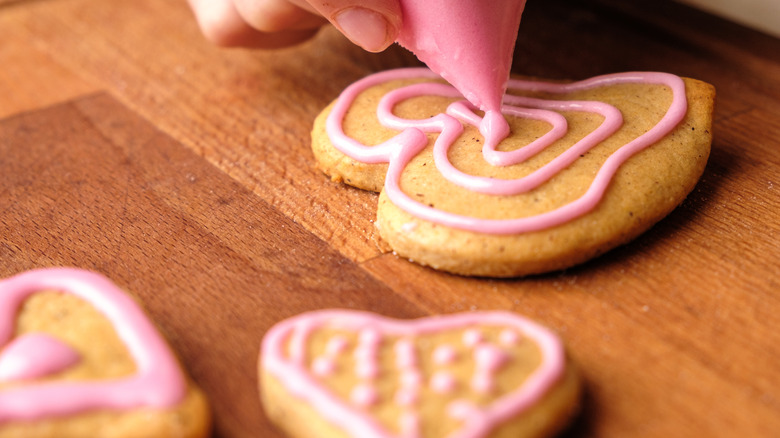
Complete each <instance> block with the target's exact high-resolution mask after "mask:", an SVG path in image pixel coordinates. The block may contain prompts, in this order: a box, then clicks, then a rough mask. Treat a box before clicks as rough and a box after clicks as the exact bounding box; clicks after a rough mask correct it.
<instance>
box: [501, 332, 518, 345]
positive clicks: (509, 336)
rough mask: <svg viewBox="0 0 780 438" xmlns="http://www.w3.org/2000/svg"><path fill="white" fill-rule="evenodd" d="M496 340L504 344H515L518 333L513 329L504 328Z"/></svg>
mask: <svg viewBox="0 0 780 438" xmlns="http://www.w3.org/2000/svg"><path fill="white" fill-rule="evenodd" d="M498 341H499V342H501V344H503V345H505V346H507V347H508V346H511V345H517V343H518V342H519V341H520V334H519V333H517V332H516V331H514V330H510V329H504V330H502V331H501V334H499V335H498Z"/></svg>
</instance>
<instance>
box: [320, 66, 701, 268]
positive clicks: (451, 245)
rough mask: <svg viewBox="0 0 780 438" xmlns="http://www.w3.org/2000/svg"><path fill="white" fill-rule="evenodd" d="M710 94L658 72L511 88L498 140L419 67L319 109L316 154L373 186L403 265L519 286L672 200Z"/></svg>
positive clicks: (357, 88)
mask: <svg viewBox="0 0 780 438" xmlns="http://www.w3.org/2000/svg"><path fill="white" fill-rule="evenodd" d="M714 94H715V93H714V89H713V87H712V86H710V85H708V84H705V83H703V82H699V81H696V80H692V79H684V78H679V77H677V76H674V75H671V74H665V73H645V72H634V73H621V74H613V75H606V76H599V77H595V78H591V79H587V80H584V81H580V82H572V83H551V82H540V81H531V80H523V79H512V80H510V82H509V84H508V93H507V95H506V96H505V99H504V106H503V115H504V117H505V118H506V119H507V121H508V122H509V127H510V129H509V132H508V133H506V132H505V133H499V134H501V135H496V132H494V131H493V132H491V123H490V120H488V121H487V123H485V122H484V121H483V119H482V116H483V113H482V112H480V111H477V110H476V109H475V108H474V107H473V106H472V105H471V104H469V103H468V102H467V101H465V100H464V99H463V98H462V97H461V96H460V95H459V93H458V92H457V91H456V90H455V89H454V88H452V87H451V86H449V85H447V84H446V83H444V82H443V81H441V80H440V79H439V78H438V77H437V76H435V75H433V74H432V73H431V72H430V71H428V70H427V69H402V70H394V71H387V72H382V73H377V74H375V75H372V76H369V77H367V78H365V79H363V80H360V81H358V82H356V83H355V84H353V85H352V86H350V87H349V88H347V89H346V90H345V91H344V92H343V93H342V95H341V96H340V97H339V98H338V99H337V100H336V101H335V102H334V103H333V104H331V105H330V106H329V107H328V108H326V109H325V111H323V113H322V114H321V115H320V116H319V117H318V118H317V120H316V122H315V126H314V130H313V133H312V139H313V151H314V155H315V158H316V160H317V162H318V165H319V167H320V168H321V169H322V170H323V171H324V172H325V173H326V174H327V175H329V176H330V177H331V178H332V179H334V180H336V181H344V182H345V183H347V184H350V185H353V186H355V187H359V188H363V189H366V190H374V191H380V190H381V195H380V197H379V207H378V213H377V220H376V225H377V227H378V229H379V232H380V235H381V237H382V238H383V239H384V240H385V241H386V242H387V243H388V244H389V246H390V247H391V248H392V249H393V250H394V251H395V252H396V253H398V254H399V255H401V256H403V257H407V258H409V259H412V260H414V261H415V262H418V263H421V264H423V265H428V266H431V267H433V268H436V269H441V270H445V271H450V272H454V273H458V274H465V275H478V276H496V277H510V276H522V275H528V274H535V273H542V272H548V271H553V270H558V269H563V268H566V267H569V266H572V265H575V264H578V263H581V262H584V261H586V260H588V259H591V258H593V257H595V256H597V255H599V254H601V253H603V252H605V251H607V250H609V249H611V248H614V247H615V246H618V245H620V244H623V243H626V242H628V241H629V240H631V239H633V238H635V237H636V236H638V235H639V234H640V233H642V232H643V231H645V230H647V229H648V228H650V227H651V226H652V225H653V224H655V223H656V222H658V221H659V220H660V219H662V218H663V217H664V216H666V215H667V214H668V213H669V212H671V211H672V210H673V209H674V208H675V207H676V206H677V205H678V204H680V202H682V201H683V199H684V198H685V197H686V196H687V194H688V193H689V192H690V191H691V190H692V189H693V187H694V185H695V184H696V182H697V180H698V178H699V177H700V176H701V174H702V172H703V170H704V167H705V165H706V162H707V159H708V157H709V151H710V143H711V134H710V132H711V122H712V111H713V101H714ZM496 126H499V124H496ZM481 131H482V132H481ZM486 138H487V139H488V140H486Z"/></svg>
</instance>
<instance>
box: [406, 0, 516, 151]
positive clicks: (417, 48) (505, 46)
mask: <svg viewBox="0 0 780 438" xmlns="http://www.w3.org/2000/svg"><path fill="white" fill-rule="evenodd" d="M525 2H526V0H401V10H402V12H403V25H402V27H401V30H400V32H399V35H398V38H397V39H396V42H397V43H398V44H400V45H401V46H403V47H405V48H406V49H408V50H410V51H411V52H412V53H414V54H415V55H416V56H417V58H418V59H419V60H420V61H422V62H424V63H425V64H426V65H427V66H428V67H429V68H430V69H431V70H433V71H434V72H435V73H437V74H438V75H440V76H441V77H442V78H444V79H445V80H446V81H447V82H449V83H450V84H451V85H452V86H454V87H455V88H456V89H457V90H458V91H459V92H460V93H461V94H462V95H463V96H464V97H466V99H468V100H469V102H471V103H472V104H474V105H475V106H476V107H477V108H479V109H480V110H482V111H485V117H484V118H483V120H482V123H481V124H480V127H479V130H480V132H481V133H482V135H483V136H484V137H485V139H486V141H487V142H490V143H492V144H497V143H498V142H499V141H501V140H503V139H504V138H505V137H506V136H507V135H508V134H509V124H508V123H507V121H506V119H505V118H504V116H503V115H502V114H501V103H502V101H503V99H504V93H505V92H506V87H507V82H508V80H509V71H510V69H511V67H512V54H513V52H514V47H515V41H516V39H517V31H518V29H519V27H520V17H521V15H522V14H523V9H524V8H525Z"/></svg>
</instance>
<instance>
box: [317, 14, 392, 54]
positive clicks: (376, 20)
mask: <svg viewBox="0 0 780 438" xmlns="http://www.w3.org/2000/svg"><path fill="white" fill-rule="evenodd" d="M332 21H333V24H334V25H335V26H336V27H337V28H338V29H339V30H340V31H341V33H343V34H344V35H345V36H346V37H347V38H349V40H350V41H352V42H353V43H355V44H357V45H358V46H360V47H362V48H363V49H365V50H367V51H369V52H381V51H383V50H385V49H386V48H387V47H389V46H390V45H391V44H393V42H394V41H395V39H396V36H397V34H398V30H397V29H396V27H395V26H394V25H393V23H392V22H391V20H390V19H388V18H387V17H386V16H384V15H383V14H381V13H379V12H377V11H374V10H371V9H366V8H362V7H352V8H348V9H345V10H342V11H339V12H338V13H337V14H336V15H335V16H334V17H333V20H332Z"/></svg>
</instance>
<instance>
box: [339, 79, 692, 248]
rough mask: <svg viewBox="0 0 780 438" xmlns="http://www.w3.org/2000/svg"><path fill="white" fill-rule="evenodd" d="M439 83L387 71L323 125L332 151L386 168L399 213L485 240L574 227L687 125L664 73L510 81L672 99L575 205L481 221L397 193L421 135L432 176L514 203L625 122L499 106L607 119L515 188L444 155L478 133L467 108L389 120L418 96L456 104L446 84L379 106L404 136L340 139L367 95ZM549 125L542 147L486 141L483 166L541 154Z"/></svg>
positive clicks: (680, 88)
mask: <svg viewBox="0 0 780 438" xmlns="http://www.w3.org/2000/svg"><path fill="white" fill-rule="evenodd" d="M437 78H438V76H437V75H436V74H434V73H433V72H431V71H430V70H428V69H426V68H408V69H399V70H390V71H385V72H380V73H376V74H374V75H371V76H368V77H366V78H363V79H361V80H359V81H357V82H355V83H354V84H352V85H351V86H349V87H347V88H346V89H345V90H344V91H343V92H342V94H341V96H340V97H339V99H338V100H337V101H336V104H335V105H334V107H333V109H332V111H331V113H330V115H329V116H328V118H327V121H326V130H327V133H328V136H329V137H330V139H331V142H332V144H333V145H334V147H335V148H336V149H338V150H339V151H341V152H342V153H344V154H346V155H347V156H349V157H351V158H353V159H355V160H357V161H361V162H364V163H369V164H373V163H389V167H388V171H387V175H386V178H385V189H384V190H385V192H386V193H387V196H388V197H389V198H390V200H391V201H392V202H393V203H394V204H395V205H397V206H398V207H400V208H401V209H403V210H405V211H406V212H408V213H410V214H411V215H413V216H416V217H418V218H420V219H424V220H427V221H431V222H434V223H438V224H442V225H445V226H449V227H453V228H459V229H463V230H469V231H474V232H480V233H486V234H520V233H527V232H533V231H539V230H544V229H547V228H552V227H554V226H557V225H561V224H564V223H566V222H569V221H571V220H574V219H576V218H578V217H580V216H582V215H584V214H586V213H587V212H589V211H591V210H592V209H593V208H595V206H596V205H597V204H598V203H599V201H600V200H601V198H602V196H603V195H604V193H605V191H606V189H607V186H608V185H609V183H610V181H611V180H612V178H613V177H614V175H615V173H616V172H617V170H618V168H619V167H620V166H621V165H622V164H623V163H624V162H625V161H626V160H628V159H629V158H630V157H631V156H633V155H634V154H636V153H638V152H639V151H641V150H643V149H644V148H646V147H648V146H650V145H652V144H653V143H655V142H657V141H659V140H660V139H662V138H663V137H664V136H666V135H667V134H669V133H670V132H671V131H672V130H673V129H674V128H675V127H676V126H677V125H678V124H679V123H680V121H682V119H683V118H684V117H685V114H686V113H687V106H688V104H687V98H686V96H685V83H684V82H683V80H682V79H681V78H679V77H678V76H675V75H671V74H668V73H656V72H629V73H616V74H611V75H604V76H597V77H594V78H590V79H586V80H583V81H579V82H573V83H568V84H555V83H546V82H532V81H521V80H510V81H509V88H510V89H517V90H527V91H544V92H549V93H557V94H560V93H567V92H571V91H578V90H586V89H592V88H596V87H600V86H607V85H615V84H625V83H651V84H659V85H665V86H667V87H669V88H670V89H671V91H672V95H673V99H672V103H671V105H670V107H669V109H668V110H667V112H666V114H665V115H664V116H663V118H662V119H661V121H660V122H659V123H658V124H657V125H655V126H654V127H653V128H651V129H650V130H649V131H647V132H646V133H645V134H643V135H641V136H639V137H637V138H635V139H634V140H632V141H630V142H629V143H627V144H625V145H623V146H622V147H620V148H619V149H618V150H617V151H616V152H615V153H614V154H612V155H611V156H610V157H609V158H608V159H607V160H606V162H605V163H604V165H603V166H602V167H601V168H600V169H599V171H598V172H597V174H596V177H595V178H594V180H593V182H592V183H591V185H590V186H589V187H588V190H587V191H586V192H585V194H583V195H582V196H581V197H580V198H578V199H576V200H574V201H572V202H570V203H568V204H566V205H563V206H561V207H559V208H557V209H554V210H551V211H548V212H545V213H540V214H537V215H533V216H527V217H520V218H513V219H480V218H476V217H470V216H463V215H457V214H453V213H448V212H445V211H441V210H437V209H435V208H433V207H429V206H427V205H425V204H422V203H420V202H418V201H416V200H414V199H412V198H411V197H409V196H407V195H406V194H405V193H403V191H402V190H401V188H400V180H401V173H402V172H403V169H404V168H405V167H406V165H407V164H408V163H409V161H411V159H412V158H413V157H414V156H415V155H417V154H418V153H419V152H420V151H422V149H424V148H425V147H426V146H427V144H428V138H427V136H426V135H425V133H431V132H438V133H439V136H438V138H437V139H436V141H435V142H434V146H433V148H434V149H433V151H434V152H433V153H434V160H435V163H436V166H437V168H438V169H439V171H440V172H441V173H442V175H443V176H444V177H445V178H446V179H448V180H450V181H452V182H453V183H455V184H458V185H461V186H463V187H466V188H468V189H470V190H474V191H478V192H483V193H489V194H494V195H511V194H516V193H522V192H524V191H528V190H531V189H533V188H535V187H537V186H539V185H540V184H542V183H544V182H545V181H547V180H549V179H550V178H551V177H552V176H554V175H555V174H556V173H558V172H560V171H561V170H563V169H564V168H566V167H567V166H568V165H570V164H571V163H573V162H574V161H575V160H576V159H577V157H579V155H580V154H582V153H584V152H585V151H587V150H589V149H590V148H592V147H593V146H595V145H596V144H598V143H599V142H600V141H603V140H604V139H606V138H607V137H609V136H610V135H611V134H612V133H614V132H615V131H616V130H617V129H619V127H620V125H621V124H622V116H621V115H620V112H619V111H618V110H617V109H615V108H614V107H612V106H610V105H608V104H605V103H602V102H582V101H556V100H549V101H548V100H541V99H531V98H525V97H517V96H512V95H506V96H505V102H506V105H504V106H503V112H504V113H505V114H513V115H516V116H520V117H529V118H534V119H539V120H544V117H546V116H545V114H546V112H545V111H547V112H549V111H551V110H553V109H554V110H559V111H560V110H567V111H587V112H595V113H599V114H601V115H603V116H604V117H605V120H604V122H602V124H601V125H600V126H599V127H598V128H597V129H596V130H594V131H593V132H591V133H590V134H588V135H587V136H586V137H585V138H584V139H582V140H580V141H579V142H577V143H576V144H575V145H574V146H572V147H571V148H569V149H568V150H567V151H566V152H565V153H563V154H561V155H560V156H558V157H556V158H555V159H554V160H553V161H551V162H550V163H548V164H547V165H545V166H543V167H542V168H540V169H538V170H537V171H535V172H533V173H532V174H530V175H528V176H526V177H524V178H521V179H518V180H501V179H496V178H484V177H477V176H471V175H467V174H464V173H463V172H460V171H458V170H457V169H455V168H454V166H452V164H451V163H450V162H449V160H448V158H447V151H448V150H449V147H450V146H451V144H452V142H454V141H455V139H456V138H457V137H458V135H460V133H461V132H462V130H463V125H462V123H470V124H475V125H476V124H477V122H478V121H480V118H479V117H478V116H476V115H475V114H473V112H472V114H468V113H469V112H471V111H470V110H468V105H466V104H463V103H462V102H461V103H458V104H457V105H455V106H453V105H451V106H450V108H448V110H447V112H446V114H445V113H442V114H439V115H437V116H435V117H432V118H430V119H423V120H403V119H400V118H398V117H395V116H393V115H392V108H393V106H394V105H395V104H397V103H398V102H400V101H401V100H403V99H408V98H410V97H414V96H417V95H420V94H421V93H423V94H433V95H439V96H445V97H455V96H458V92H457V91H455V89H454V88H452V87H450V86H447V85H444V84H439V83H423V84H413V85H410V86H407V87H402V88H400V89H397V90H394V91H392V92H390V93H388V94H387V95H386V96H384V97H383V98H382V100H381V101H380V105H379V107H378V109H377V117H378V118H379V121H380V123H382V124H383V125H385V126H388V127H391V128H394V129H401V132H400V133H399V134H398V135H396V136H395V137H393V138H391V139H390V140H387V141H385V142H383V143H381V144H379V145H375V146H367V145H364V144H362V143H360V142H358V141H356V140H355V139H352V138H350V137H348V136H346V134H345V133H344V131H343V127H342V122H343V120H344V117H345V116H346V113H347V111H348V110H349V107H350V106H351V105H352V102H353V101H354V100H355V98H356V97H357V96H358V94H360V93H361V92H362V91H364V90H366V89H367V88H370V87H372V86H374V85H378V84H381V83H383V82H387V81H390V80H397V79H437ZM516 105H527V106H537V107H540V108H537V109H533V108H530V109H529V108H521V107H518V106H516ZM529 111H532V112H529ZM548 116H549V115H548ZM550 120H552V119H550ZM551 124H552V130H551V131H550V132H548V134H547V135H545V138H546V140H545V142H543V143H542V142H534V143H532V144H529V145H527V146H525V147H524V148H522V149H519V150H517V151H513V152H499V151H495V146H496V144H497V141H487V142H486V144H485V145H484V147H483V155H484V156H485V159H486V161H488V162H489V163H492V164H495V165H509V164H514V163H515V162H519V161H522V160H523V159H526V158H528V157H529V156H531V155H533V153H536V152H538V150H539V149H540V148H541V146H543V145H544V144H545V143H547V142H550V141H554V139H555V137H556V136H557V135H559V134H560V132H558V131H559V130H560V124H559V123H555V122H552V121H551ZM479 125H480V128H483V126H482V125H483V124H482V123H479ZM488 125H489V124H488ZM488 128H489V126H488ZM481 131H484V129H481ZM553 133H554V134H553ZM483 135H485V136H486V137H488V138H489V139H490V138H496V137H497V136H495V135H490V133H489V132H483ZM523 150H525V152H521V151H523Z"/></svg>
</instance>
